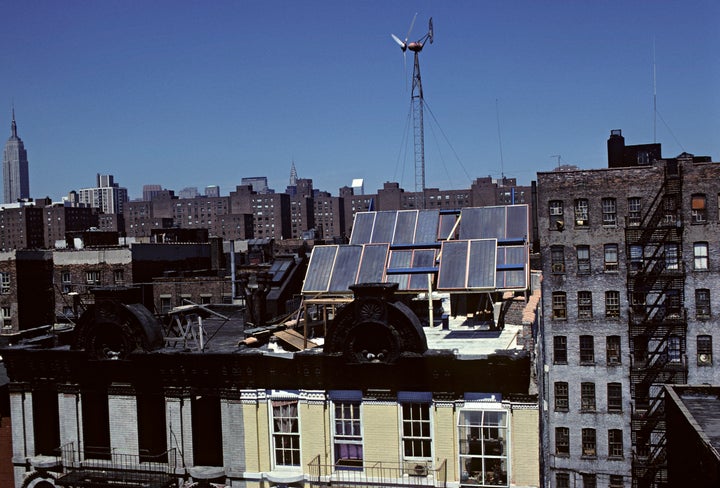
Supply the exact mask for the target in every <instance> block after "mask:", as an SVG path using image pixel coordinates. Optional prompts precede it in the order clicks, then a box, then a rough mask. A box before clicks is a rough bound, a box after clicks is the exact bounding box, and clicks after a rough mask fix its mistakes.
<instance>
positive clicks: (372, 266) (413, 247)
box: [302, 205, 529, 294]
mask: <svg viewBox="0 0 720 488" xmlns="http://www.w3.org/2000/svg"><path fill="white" fill-rule="evenodd" d="M528 216H529V210H528V206H527V205H508V206H498V207H477V208H464V209H462V210H461V211H460V212H442V213H441V212H440V211H439V210H397V211H395V210H392V211H379V212H358V213H357V214H356V215H355V223H354V226H353V230H352V235H351V237H350V244H347V245H326V246H315V247H314V248H313V252H312V255H311V256H310V263H309V265H308V270H307V274H306V277H305V283H304V285H303V290H302V291H303V293H306V294H316V293H333V294H348V293H350V289H349V287H350V286H351V285H353V284H357V283H381V282H385V283H389V282H395V283H398V288H399V289H400V290H404V291H423V290H425V291H426V290H427V289H428V278H427V277H428V274H430V275H431V276H432V277H433V283H434V288H435V289H437V290H440V291H494V290H508V289H509V290H513V289H524V288H526V287H527V280H528V269H529V263H528V259H529V255H528V250H527V247H528V246H527V245H528V235H529V219H528Z"/></svg>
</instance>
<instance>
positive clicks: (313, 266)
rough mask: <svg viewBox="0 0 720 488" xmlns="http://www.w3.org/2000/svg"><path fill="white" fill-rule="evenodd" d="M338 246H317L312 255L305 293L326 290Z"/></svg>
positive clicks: (304, 286)
mask: <svg viewBox="0 0 720 488" xmlns="http://www.w3.org/2000/svg"><path fill="white" fill-rule="evenodd" d="M337 250H338V246H315V247H314V248H313V250H312V254H311V255H310V262H309V263H308V270H307V274H306V275H305V283H303V290H302V291H303V293H313V292H314V293H319V292H326V291H327V290H328V287H329V284H330V274H331V273H332V269H333V266H334V264H335V255H336V254H337Z"/></svg>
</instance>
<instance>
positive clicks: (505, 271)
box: [496, 246, 528, 290]
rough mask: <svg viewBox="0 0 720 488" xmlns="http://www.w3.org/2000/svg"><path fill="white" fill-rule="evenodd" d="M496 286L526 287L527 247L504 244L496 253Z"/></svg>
mask: <svg viewBox="0 0 720 488" xmlns="http://www.w3.org/2000/svg"><path fill="white" fill-rule="evenodd" d="M497 267H498V270H497V285H496V286H497V288H498V289H501V290H502V289H525V288H527V273H528V271H527V249H526V248H525V246H504V247H499V248H498V254H497Z"/></svg>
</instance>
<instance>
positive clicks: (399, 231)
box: [392, 210, 418, 244]
mask: <svg viewBox="0 0 720 488" xmlns="http://www.w3.org/2000/svg"><path fill="white" fill-rule="evenodd" d="M417 218H418V211H417V210H403V211H400V212H398V213H397V220H396V222H395V233H394V235H393V240H392V242H393V244H412V243H413V242H415V227H416V225H417Z"/></svg>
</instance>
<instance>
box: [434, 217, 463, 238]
mask: <svg viewBox="0 0 720 488" xmlns="http://www.w3.org/2000/svg"><path fill="white" fill-rule="evenodd" d="M457 219H458V216H457V215H455V214H440V215H439V222H438V233H437V236H436V238H437V240H440V241H444V240H448V239H453V238H454V237H455V236H456V235H457V230H455V232H453V234H450V232H451V231H452V230H453V227H455V222H457Z"/></svg>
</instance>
